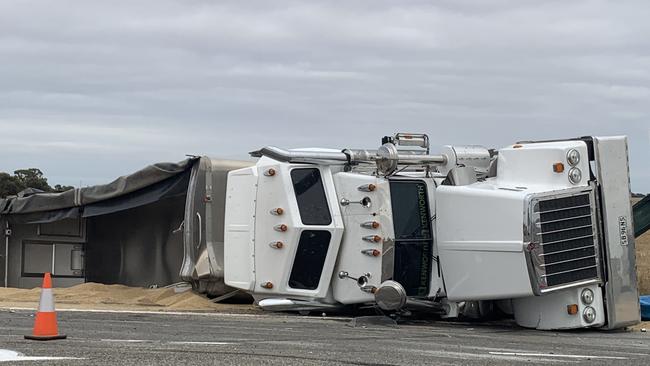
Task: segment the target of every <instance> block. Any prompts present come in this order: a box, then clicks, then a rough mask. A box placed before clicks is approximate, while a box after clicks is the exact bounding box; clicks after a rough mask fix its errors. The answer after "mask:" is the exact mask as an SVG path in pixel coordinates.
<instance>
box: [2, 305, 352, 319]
mask: <svg viewBox="0 0 650 366" xmlns="http://www.w3.org/2000/svg"><path fill="white" fill-rule="evenodd" d="M0 310H18V311H35V310H34V308H16V307H11V308H2V307H0ZM56 311H57V312H59V313H61V312H76V313H107V314H151V315H192V316H206V317H215V318H219V317H223V318H274V319H279V318H292V319H301V320H351V319H352V318H350V317H343V316H326V317H322V316H297V315H293V314H289V313H287V314H283V313H273V312H265V313H261V314H238V313H220V312H200V313H198V312H187V311H150V310H109V309H56Z"/></svg>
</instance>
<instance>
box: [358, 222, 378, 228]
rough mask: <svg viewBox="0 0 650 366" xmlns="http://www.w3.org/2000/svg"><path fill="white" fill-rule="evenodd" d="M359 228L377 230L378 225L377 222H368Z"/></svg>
mask: <svg viewBox="0 0 650 366" xmlns="http://www.w3.org/2000/svg"><path fill="white" fill-rule="evenodd" d="M361 227H362V228H366V229H379V223H378V222H377V221H368V222H364V223H362V224H361Z"/></svg>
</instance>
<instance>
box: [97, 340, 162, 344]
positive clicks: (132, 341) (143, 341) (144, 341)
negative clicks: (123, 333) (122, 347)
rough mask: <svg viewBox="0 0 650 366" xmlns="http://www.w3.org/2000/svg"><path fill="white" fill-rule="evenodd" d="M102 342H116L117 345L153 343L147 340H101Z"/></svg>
mask: <svg viewBox="0 0 650 366" xmlns="http://www.w3.org/2000/svg"><path fill="white" fill-rule="evenodd" d="M100 341H101V342H115V343H153V342H155V341H150V340H147V339H100Z"/></svg>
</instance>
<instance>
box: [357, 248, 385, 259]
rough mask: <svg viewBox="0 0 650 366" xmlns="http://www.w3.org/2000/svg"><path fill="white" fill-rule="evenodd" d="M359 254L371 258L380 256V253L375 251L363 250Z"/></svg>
mask: <svg viewBox="0 0 650 366" xmlns="http://www.w3.org/2000/svg"><path fill="white" fill-rule="evenodd" d="M361 253H363V254H365V255H369V256H371V257H379V256H380V255H381V252H380V251H379V250H377V249H365V250H362V251H361Z"/></svg>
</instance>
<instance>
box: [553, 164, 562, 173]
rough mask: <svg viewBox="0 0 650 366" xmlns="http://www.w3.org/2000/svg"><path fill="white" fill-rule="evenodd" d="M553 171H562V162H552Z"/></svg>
mask: <svg viewBox="0 0 650 366" xmlns="http://www.w3.org/2000/svg"><path fill="white" fill-rule="evenodd" d="M553 171H554V172H556V173H563V172H564V164H562V163H555V164H553Z"/></svg>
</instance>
